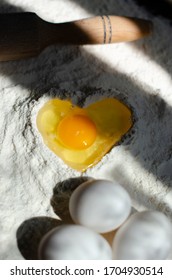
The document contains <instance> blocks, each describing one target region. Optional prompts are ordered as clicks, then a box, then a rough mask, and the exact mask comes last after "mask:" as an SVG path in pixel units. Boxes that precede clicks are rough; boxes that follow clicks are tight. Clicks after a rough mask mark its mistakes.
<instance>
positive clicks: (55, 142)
mask: <svg viewBox="0 0 172 280" xmlns="http://www.w3.org/2000/svg"><path fill="white" fill-rule="evenodd" d="M131 126H132V113H131V110H130V109H129V108H128V107H127V106H126V105H124V104H122V103H121V102H120V101H119V100H117V99H115V98H106V99H103V100H101V101H98V102H96V103H94V104H91V105H89V106H88V107H86V108H79V107H78V106H74V105H72V103H71V102H70V101H68V100H59V99H52V100H50V101H48V102H47V103H46V104H45V105H44V106H43V107H42V108H41V109H40V111H39V112H38V116H37V127H38V130H39V132H40V133H41V135H42V137H43V140H44V143H45V144H46V145H47V146H48V147H49V148H50V150H52V151H53V152H54V153H55V154H56V155H57V156H59V157H60V158H62V160H63V161H64V162H65V163H66V164H67V165H68V166H70V167H72V168H73V169H76V170H78V171H85V170H86V169H87V168H88V167H91V166H93V165H95V164H96V163H97V162H98V161H100V160H101V158H102V157H103V156H104V155H105V154H106V153H107V152H108V151H109V150H110V149H111V148H112V147H113V145H115V144H116V143H117V142H118V141H119V140H120V139H121V138H122V136H123V135H124V134H125V133H126V132H127V131H128V130H129V129H130V128H131Z"/></svg>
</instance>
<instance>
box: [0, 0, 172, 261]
mask: <svg viewBox="0 0 172 280" xmlns="http://www.w3.org/2000/svg"><path fill="white" fill-rule="evenodd" d="M16 11H19V12H22V11H30V12H35V13H37V14H38V15H39V16H40V17H42V18H43V19H45V20H47V21H50V22H57V23H58V22H63V21H70V20H75V19H80V18H86V17H89V16H93V15H100V14H115V15H124V16H135V17H142V18H145V19H151V20H152V21H153V23H154V32H153V34H152V36H150V37H149V38H145V39H143V40H139V41H137V42H132V43H120V44H113V45H100V46H83V47H74V46H51V47H49V48H47V49H46V50H44V51H43V52H42V53H41V54H40V55H39V56H38V57H36V58H33V59H28V60H23V61H17V62H3V63H0V99H1V100H0V247H1V249H0V259H23V256H22V255H21V253H20V250H19V249H18V246H17V238H16V234H17V232H18V230H19V228H20V226H21V224H22V223H24V222H25V221H27V220H29V219H32V218H35V217H38V219H39V217H42V216H43V217H47V218H48V217H50V218H57V215H56V214H55V212H54V211H53V207H52V206H51V203H50V200H51V197H52V195H53V189H54V188H55V186H56V185H57V184H58V183H59V182H63V181H64V180H67V179H70V178H77V177H79V176H81V175H82V174H80V173H79V172H76V171H74V170H72V169H71V168H69V167H67V166H66V165H65V164H64V163H63V162H62V160H61V159H59V158H58V157H56V156H55V155H54V154H53V153H52V152H51V151H50V150H49V149H48V148H47V147H46V146H45V145H44V144H43V141H42V139H41V136H40V134H39V133H38V131H37V128H36V122H35V121H36V115H37V112H38V110H39V108H40V107H41V106H42V105H43V104H44V102H45V101H47V100H49V99H51V98H52V97H58V98H66V97H67V98H70V99H72V101H73V102H74V103H75V104H77V105H79V106H87V105H88V104H90V103H92V102H95V101H96V100H99V99H101V98H103V97H108V96H114V97H118V98H119V99H121V100H123V101H124V102H126V104H128V105H129V106H130V107H131V108H132V109H133V112H134V119H135V123H134V126H133V129H132V130H131V133H130V134H129V135H128V136H127V137H125V138H124V139H123V141H122V142H121V144H120V145H119V146H116V147H114V148H113V149H112V150H111V151H110V152H109V153H108V154H107V155H106V156H104V158H103V159H102V160H101V162H99V163H98V164H97V165H96V166H95V167H93V168H91V169H89V170H88V171H87V172H86V173H85V174H84V175H85V176H89V177H95V178H97V179H98V178H102V179H109V180H116V181H118V182H119V183H121V184H122V185H123V186H124V187H125V188H126V189H127V190H128V192H129V194H130V195H131V197H132V202H133V206H134V207H135V208H136V209H137V210H139V211H140V210H143V209H157V210H160V211H162V212H164V213H165V214H166V215H167V216H168V217H169V219H171V220H172V183H171V182H172V172H171V170H172V129H171V128H172V127H171V121H172V110H171V106H172V79H171V75H172V59H171V54H172V37H171V36H169V34H171V29H172V27H171V25H170V22H169V21H168V20H165V19H163V18H161V17H160V16H152V15H151V14H150V13H149V12H148V11H146V10H145V9H144V8H142V7H139V6H138V5H137V4H136V3H135V2H134V1H133V0H127V1H125V4H124V1H120V0H108V1H107V0H102V1H98V0H96V1H84V0H66V1H63V0H58V1H56V0H51V1H50V0H43V1H42V0H37V1H35V0H8V1H5V0H3V1H1V2H0V12H1V13H4V12H16ZM34 221H35V220H34Z"/></svg>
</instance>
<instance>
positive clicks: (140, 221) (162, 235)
mask: <svg viewBox="0 0 172 280" xmlns="http://www.w3.org/2000/svg"><path fill="white" fill-rule="evenodd" d="M171 237H172V225H171V223H170V221H169V220H168V218H167V217H166V216H165V215H164V214H163V213H161V212H159V211H143V212H138V213H135V214H133V215H132V216H130V218H129V219H128V220H127V221H126V222H125V223H124V224H123V225H122V226H121V227H120V228H119V230H118V231H117V233H116V235H115V237H114V240H113V245H112V247H113V258H114V259H117V260H162V259H166V258H167V257H168V255H169V253H170V251H171V249H172V240H171Z"/></svg>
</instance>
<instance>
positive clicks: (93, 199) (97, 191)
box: [69, 180, 131, 233]
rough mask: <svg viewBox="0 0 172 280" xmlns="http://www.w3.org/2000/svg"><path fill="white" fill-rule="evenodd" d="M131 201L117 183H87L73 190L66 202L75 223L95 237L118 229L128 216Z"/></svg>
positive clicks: (97, 181)
mask: <svg viewBox="0 0 172 280" xmlns="http://www.w3.org/2000/svg"><path fill="white" fill-rule="evenodd" d="M130 210H131V200H130V197H129V195H128V193H127V191H126V190H125V189H124V188H123V187H122V186H120V185H119V184H118V183H117V182H111V181H108V180H91V181H88V182H84V183H82V184H81V185H80V186H79V187H77V188H76V189H75V190H74V191H73V193H72V195H71V197H70V200H69V212H70V214H71V217H72V219H73V220H74V222H75V223H77V224H81V225H83V226H86V227H89V228H91V229H93V230H95V231H97V232H99V233H105V232H108V231H112V230H114V229H116V228H118V227H119V226H120V225H121V224H122V223H123V222H124V221H125V220H126V219H127V217H128V216H129V214H130Z"/></svg>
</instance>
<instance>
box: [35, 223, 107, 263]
mask: <svg viewBox="0 0 172 280" xmlns="http://www.w3.org/2000/svg"><path fill="white" fill-rule="evenodd" d="M39 259H42V260H103V259H104V260H110V259H112V249H111V247H110V245H109V244H108V242H107V241H106V240H105V239H104V238H103V237H102V236H101V235H99V234H98V233H96V232H94V231H92V230H90V229H88V228H85V227H83V226H80V225H63V226H59V227H57V228H55V229H53V230H52V231H50V232H49V233H48V234H47V235H46V236H45V237H44V238H43V239H42V241H41V243H40V247H39Z"/></svg>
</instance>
